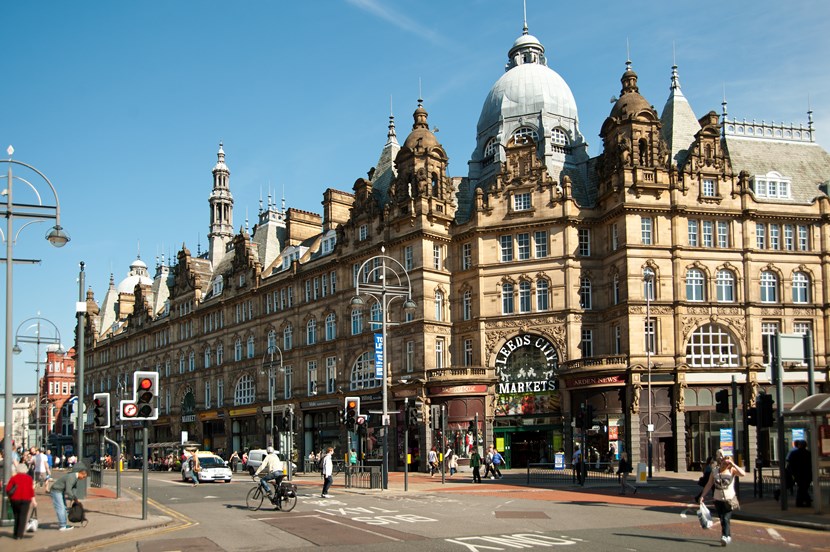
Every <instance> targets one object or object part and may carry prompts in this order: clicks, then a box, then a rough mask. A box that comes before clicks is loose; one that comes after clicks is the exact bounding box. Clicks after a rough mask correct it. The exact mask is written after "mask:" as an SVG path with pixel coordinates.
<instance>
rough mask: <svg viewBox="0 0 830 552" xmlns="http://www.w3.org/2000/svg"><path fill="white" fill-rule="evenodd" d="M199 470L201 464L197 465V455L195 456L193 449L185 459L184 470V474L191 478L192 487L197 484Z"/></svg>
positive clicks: (200, 469)
mask: <svg viewBox="0 0 830 552" xmlns="http://www.w3.org/2000/svg"><path fill="white" fill-rule="evenodd" d="M200 471H202V466H200V465H199V457H198V456H196V451H193V453H192V454H191V455H190V456H189V457H188V459H187V471H186V472H185V476H187V477H189V478H190V479H192V480H193V486H194V487H195V486H196V485H198V484H199V472H200Z"/></svg>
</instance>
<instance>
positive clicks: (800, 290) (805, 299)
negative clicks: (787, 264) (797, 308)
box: [793, 272, 810, 303]
mask: <svg viewBox="0 0 830 552" xmlns="http://www.w3.org/2000/svg"><path fill="white" fill-rule="evenodd" d="M809 302H810V278H809V277H808V276H807V275H806V274H805V273H803V272H793V303H809Z"/></svg>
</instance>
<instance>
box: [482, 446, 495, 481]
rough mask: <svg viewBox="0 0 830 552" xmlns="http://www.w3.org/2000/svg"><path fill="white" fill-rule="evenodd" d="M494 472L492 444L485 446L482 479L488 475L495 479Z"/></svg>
mask: <svg viewBox="0 0 830 552" xmlns="http://www.w3.org/2000/svg"><path fill="white" fill-rule="evenodd" d="M494 474H495V472H494V471H493V447H492V445H491V446H489V447H487V450H486V451H484V479H487V478H488V477H489V478H490V479H495V476H494Z"/></svg>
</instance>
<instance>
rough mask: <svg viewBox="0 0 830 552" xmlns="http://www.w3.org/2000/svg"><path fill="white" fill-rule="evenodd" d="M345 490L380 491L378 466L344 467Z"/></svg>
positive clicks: (381, 482) (381, 484) (381, 485)
mask: <svg viewBox="0 0 830 552" xmlns="http://www.w3.org/2000/svg"><path fill="white" fill-rule="evenodd" d="M343 474H344V476H345V482H344V486H345V487H346V488H347V489H382V488H383V480H382V478H381V469H380V466H346V467H345V468H344V469H343Z"/></svg>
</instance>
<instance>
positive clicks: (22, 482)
mask: <svg viewBox="0 0 830 552" xmlns="http://www.w3.org/2000/svg"><path fill="white" fill-rule="evenodd" d="M6 496H7V497H9V504H10V505H11V508H12V513H13V514H14V538H15V539H22V538H23V535H24V534H25V532H26V523H27V522H28V521H29V513H30V512H31V511H32V508H33V507H34V508H37V501H36V500H35V482H34V480H33V479H32V477H31V476H30V475H29V474H28V473H26V472H25V471H23V470H19V471H18V472H17V473H16V474H14V475H13V476H11V477H10V478H9V482H8V483H6Z"/></svg>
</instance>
